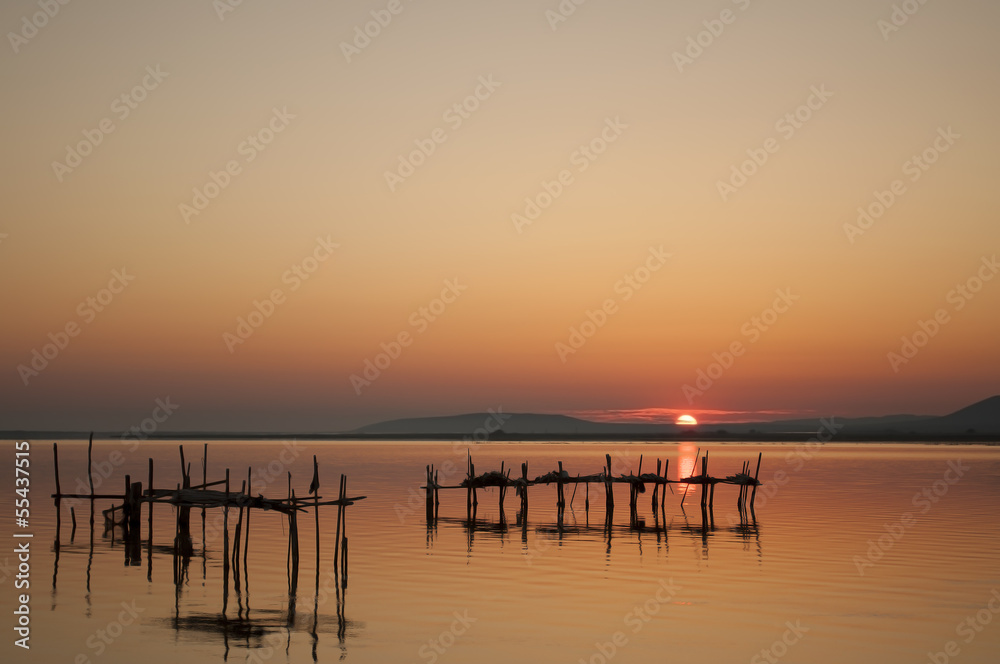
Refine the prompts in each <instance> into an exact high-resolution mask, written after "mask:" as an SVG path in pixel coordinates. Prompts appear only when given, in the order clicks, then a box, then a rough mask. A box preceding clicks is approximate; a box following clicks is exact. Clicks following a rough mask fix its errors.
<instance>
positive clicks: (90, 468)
mask: <svg viewBox="0 0 1000 664" xmlns="http://www.w3.org/2000/svg"><path fill="white" fill-rule="evenodd" d="M87 481H88V482H89V483H90V499H91V500H93V499H94V432H93V431H91V432H90V440H89V441H87Z"/></svg>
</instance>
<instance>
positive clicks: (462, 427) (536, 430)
mask: <svg viewBox="0 0 1000 664" xmlns="http://www.w3.org/2000/svg"><path fill="white" fill-rule="evenodd" d="M498 423H500V426H498ZM477 429H486V430H491V429H492V430H498V429H502V430H503V432H504V433H505V434H508V435H532V434H542V435H574V434H585V435H605V434H612V435H628V434H671V433H677V432H679V431H681V428H680V427H678V426H676V425H673V424H629V423H616V422H591V421H590V420H581V419H579V418H576V417H569V416H568V415H541V414H537V413H499V414H494V413H465V414H463V415H450V416H442V417H414V418H409V419H402V420H389V421H386V422H379V423H377V424H372V425H369V426H366V427H362V428H360V429H357V430H356V431H353V432H351V433H357V434H363V435H405V434H420V435H423V436H431V435H447V436H463V435H468V436H472V435H473V433H475V432H476V431H477ZM491 437H492V436H491Z"/></svg>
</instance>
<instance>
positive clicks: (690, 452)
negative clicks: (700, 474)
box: [677, 443, 701, 505]
mask: <svg viewBox="0 0 1000 664" xmlns="http://www.w3.org/2000/svg"><path fill="white" fill-rule="evenodd" d="M700 451H701V449H700V448H696V447H695V446H694V445H693V444H692V443H681V444H680V445H678V446H677V455H678V459H677V479H678V480H682V479H684V478H685V477H691V476H692V475H693V474H694V472H695V464H696V463H697V460H698V454H699V452H700ZM689 488H690V485H688V484H678V485H677V489H678V490H679V491H680V492H681V493H683V494H685V495H687V492H688V489H689ZM681 504H682V505H683V503H681Z"/></svg>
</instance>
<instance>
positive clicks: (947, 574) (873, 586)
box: [0, 440, 1000, 664]
mask: <svg viewBox="0 0 1000 664" xmlns="http://www.w3.org/2000/svg"><path fill="white" fill-rule="evenodd" d="M699 445H701V444H700V443H690V444H689V443H680V444H677V443H665V444H650V443H641V444H639V443H636V444H622V443H522V444H516V443H503V444H500V443H495V444H494V443H484V444H477V445H473V446H471V447H470V446H469V445H467V444H465V443H452V442H364V443H343V442H322V441H312V440H309V441H270V442H245V441H233V442H229V441H227V442H214V441H213V442H211V443H210V444H209V452H208V464H207V466H208V479H209V481H213V480H218V479H221V478H222V477H223V476H224V474H225V469H226V468H227V467H228V468H230V469H231V486H232V488H233V490H238V489H239V487H240V483H241V482H242V481H245V480H246V477H247V471H248V467H249V468H250V469H252V486H253V493H254V494H258V493H259V494H263V495H264V496H267V497H274V498H282V497H285V496H286V494H287V491H288V479H287V473H288V472H291V473H292V486H293V488H295V491H296V494H297V495H298V496H304V495H306V493H307V490H308V486H309V483H310V480H311V478H312V457H313V455H316V457H317V458H318V461H319V468H320V480H321V487H320V491H319V493H320V495H322V496H323V497H324V498H327V499H331V498H335V497H336V494H337V488H338V481H339V475H340V474H341V473H344V474H346V475H347V477H348V480H347V493H348V495H350V496H362V495H363V496H366V498H365V499H364V500H361V501H358V502H357V503H356V504H354V505H352V506H349V507H348V508H346V514H347V516H346V535H347V538H348V542H349V553H348V576H347V584H346V588H343V589H342V590H343V592H342V593H341V592H340V590H341V588H340V587H341V586H342V585H343V579H342V578H341V575H340V574H339V572H338V573H335V567H336V565H335V564H334V557H333V556H334V546H335V539H336V537H335V530H336V515H337V508H336V507H333V506H329V507H323V508H321V510H320V528H321V536H320V542H319V544H320V562H319V566H318V569H317V565H316V542H315V528H316V526H315V520H314V519H315V517H314V514H313V510H309V511H307V512H304V513H302V514H301V516H300V517H299V519H298V529H299V540H300V541H299V545H300V556H301V563H300V567H299V574H298V583H297V592H296V593H295V597H294V598H290V597H289V572H288V566H287V559H288V555H289V554H288V522H287V519H286V518H285V517H284V516H283V515H281V514H280V513H277V512H274V511H268V512H263V511H260V510H254V511H253V514H252V517H251V521H250V525H249V547H248V549H247V550H246V552H245V553H246V561H247V566H246V568H245V569H239V570H237V571H238V572H239V577H238V578H234V574H233V572H234V570H232V569H225V566H224V564H223V560H224V556H223V543H224V534H223V530H222V528H221V521H220V519H221V510H220V509H213V510H207V514H206V520H205V530H204V540H203V535H202V532H203V531H202V517H201V510H198V509H196V510H193V511H192V515H191V531H192V536H193V546H194V553H195V555H194V556H193V557H191V558H190V559H189V560H188V561H187V562H186V563H182V564H181V565H179V566H178V567H177V568H175V566H174V557H173V539H174V534H175V528H176V518H175V514H174V508H173V507H172V506H170V505H167V504H157V505H156V506H155V508H154V527H153V533H152V546H151V547H150V546H148V542H147V537H148V535H149V533H148V528H147V521H146V512H145V511H144V512H143V515H142V521H141V537H142V539H143V541H142V542H141V552H140V555H138V556H137V555H136V551H135V550H130V549H129V547H125V546H123V544H122V541H121V532H120V530H116V535H115V537H114V538H112V537H111V535H110V533H108V534H105V533H103V530H104V529H103V527H102V517H101V510H103V509H105V508H107V507H109V506H110V504H111V502H112V501H111V500H105V499H102V500H97V501H96V507H97V511H96V521H97V526H96V529H95V531H94V533H93V537H91V531H90V527H89V519H90V503H89V501H87V500H78V501H71V500H64V501H63V504H62V510H61V512H62V516H61V531H60V540H59V541H60V545H59V547H58V552H57V550H56V547H55V546H54V543H55V540H56V512H55V508H54V505H53V501H52V499H51V498H50V497H49V496H50V494H52V493H53V492H54V490H55V481H54V477H53V459H52V443H51V442H49V441H31V450H30V463H31V466H30V471H31V476H30V479H31V485H30V491H31V493H30V496H31V515H30V525H29V527H28V528H27V529H23V528H18V527H17V525H16V524H15V522H14V510H13V509H12V507H13V502H14V498H15V496H14V486H15V484H14V482H15V477H14V474H15V471H14V458H15V456H14V455H15V450H14V442H13V441H5V442H4V443H3V444H2V449H3V454H4V462H3V464H2V466H0V468H2V469H0V477H2V486H3V491H4V493H5V497H4V499H3V502H4V504H6V505H9V506H10V507H11V508H8V509H5V510H3V512H2V514H0V527H2V530H3V532H5V533H9V534H8V535H7V537H8V540H9V541H13V542H14V545H15V546H16V545H17V544H18V543H19V542H23V541H30V551H31V557H30V578H29V580H30V589H29V590H16V589H15V585H14V584H15V581H16V573H17V559H16V558H17V554H16V553H13V547H10V546H8V547H6V552H5V553H2V554H0V562H2V563H3V570H2V571H0V578H2V583H0V589H2V590H0V604H2V607H3V612H4V615H6V616H7V618H6V622H7V623H8V625H11V624H12V612H13V611H14V609H16V608H17V605H18V602H17V595H18V594H19V593H22V592H30V598H31V601H30V605H29V606H30V617H31V622H30V627H31V632H30V645H31V649H30V651H23V650H22V649H20V648H17V647H15V646H14V645H13V642H14V640H15V639H16V638H18V637H17V635H16V634H15V633H14V632H13V631H12V630H11V629H10V627H7V628H6V629H5V630H4V631H5V633H6V634H7V638H6V643H4V646H3V652H4V653H5V655H4V657H3V659H4V661H12V657H15V656H16V657H17V658H18V660H19V661H37V662H67V663H69V662H73V663H75V664H87V663H88V662H92V663H98V662H129V663H135V662H141V663H142V664H157V663H160V662H162V663H167V662H169V663H171V664H173V663H175V662H178V661H182V662H186V663H189V664H194V663H196V662H217V661H220V660H222V659H225V660H228V661H233V662H264V661H273V662H308V661H313V660H316V661H324V662H325V661H349V662H429V663H432V664H433V663H441V664H447V663H449V662H456V663H458V662H473V661H474V662H567V663H578V662H580V661H583V662H587V663H593V664H599V663H603V662H609V661H612V660H613V661H614V662H616V663H623V664H624V663H627V662H652V661H675V660H676V661H709V662H750V663H756V662H775V661H783V662H837V663H840V662H872V663H880V664H884V663H891V662H913V663H918V662H939V663H943V662H948V661H953V662H962V663H968V664H972V663H976V662H991V663H992V662H996V661H998V658H1000V619H998V616H997V613H998V612H1000V553H998V552H1000V516H998V508H1000V448H996V447H985V446H951V445H947V446H946V445H895V444H835V443H831V444H826V445H819V446H809V445H796V444H759V443H754V444H749V443H747V444H738V443H733V444H716V443H711V444H708V445H707V446H706V447H707V449H708V450H709V451H710V453H711V454H710V468H709V471H710V474H712V475H716V476H724V475H729V474H733V473H736V472H738V471H739V470H740V469H741V467H742V464H743V462H744V461H752V462H753V464H752V465H754V464H755V463H756V459H757V455H758V453H759V452H762V453H763V464H762V467H761V472H760V479H761V480H762V481H763V482H764V484H763V486H761V487H760V489H759V490H758V495H757V498H756V504H755V510H754V517H755V518H747V519H743V518H741V515H740V512H739V511H738V509H737V493H738V488H737V487H734V486H726V485H719V486H718V487H717V489H716V495H715V508H714V510H713V513H712V515H710V517H709V519H708V520H705V521H703V518H702V512H701V509H700V489H699V488H698V487H694V486H692V487H690V488H689V490H688V493H687V496H686V497H684V504H683V505H682V494H683V491H684V487H683V485H673V487H672V489H673V492H674V493H670V492H669V491H668V493H667V495H666V498H665V501H664V510H663V511H662V512H660V511H659V510H657V511H656V512H655V513H654V510H653V509H652V507H651V491H652V487H649V490H648V491H647V493H644V494H640V495H639V500H638V512H637V520H635V521H633V520H631V519H630V517H629V510H628V487H627V486H626V485H622V484H617V485H615V499H616V503H615V511H614V513H613V515H612V522H611V524H610V526H608V524H606V520H605V499H604V488H603V485H591V486H590V489H589V498H590V509H589V510H586V509H585V499H586V496H587V493H586V490H585V488H584V486H583V485H580V486H579V489H578V490H577V493H576V495H575V497H572V493H573V488H572V487H567V489H566V500H567V503H569V501H570V500H571V498H572V504H568V505H567V507H566V509H565V513H564V515H563V518H562V520H561V522H560V521H559V519H558V518H557V517H558V515H557V509H556V488H555V485H551V486H534V487H531V489H530V493H529V507H528V513H527V519H526V520H524V519H520V518H518V508H519V505H520V499H519V498H518V497H517V496H516V495H515V492H514V491H513V490H510V491H508V494H507V497H506V502H505V510H504V513H503V514H501V511H500V508H499V505H498V493H497V490H496V489H491V490H487V491H480V492H479V505H478V509H477V513H476V519H475V521H474V522H472V523H470V522H469V521H468V519H467V513H466V492H465V490H464V489H456V490H443V491H441V492H440V501H441V502H440V507H439V514H438V517H439V518H438V519H437V520H436V522H434V523H432V524H430V525H428V524H427V522H426V519H425V513H424V502H423V498H424V493H423V491H422V490H421V489H420V487H421V486H422V485H423V483H424V477H425V470H424V468H425V465H427V464H435V466H436V467H437V468H438V469H440V471H441V476H440V480H441V483H442V484H444V485H454V484H458V483H459V482H460V481H461V479H462V478H463V476H464V473H465V467H466V455H467V451H468V450H469V449H471V451H472V455H473V461H474V462H475V464H476V472H477V473H483V472H485V471H488V470H494V469H499V467H500V463H501V461H503V462H505V463H506V466H507V467H513V468H514V471H513V473H512V476H514V477H516V476H519V475H520V464H521V463H523V462H527V464H528V476H529V477H530V478H534V477H536V476H538V475H542V474H544V473H547V472H549V471H551V470H554V469H555V468H556V466H557V462H559V461H562V462H563V465H564V468H565V469H566V470H567V471H568V472H569V473H570V474H571V475H576V474H577V473H579V474H583V475H587V474H591V473H598V472H600V471H601V469H602V467H603V466H604V463H605V454H611V455H612V462H613V467H614V468H615V470H616V471H617V472H629V471H635V470H637V468H638V463H639V457H640V455H642V456H643V472H650V471H652V470H655V464H656V459H663V460H667V461H669V471H668V472H669V477H670V478H671V479H678V478H679V475H678V473H679V472H684V473H685V474H687V473H689V472H691V469H693V468H694V467H695V458H696V453H697V450H698V446H699ZM184 451H185V455H186V458H187V460H188V461H189V462H191V464H192V468H193V470H192V475H193V477H194V479H195V481H196V482H200V481H201V455H202V443H200V442H197V441H193V442H192V441H186V442H184ZM702 451H704V450H702ZM148 458H153V459H154V461H155V480H154V482H155V486H156V487H157V488H172V487H174V486H175V485H176V484H177V483H179V482H180V481H181V472H180V468H181V466H180V460H179V455H178V444H177V443H169V442H143V443H142V444H141V445H138V446H135V444H134V441H133V442H129V443H122V442H121V441H98V442H95V444H94V452H93V459H94V469H95V490H96V492H97V493H112V494H120V493H122V491H123V486H124V477H125V475H126V474H131V476H132V478H133V480H134V481H142V482H144V483H146V478H147V466H148V461H147V459H148ZM86 459H87V444H86V442H82V443H81V442H74V441H70V442H60V443H59V464H60V483H61V487H62V490H63V492H75V491H80V492H86V491H88V490H89V489H87V488H86V487H87V479H86V478H87V474H86V465H87V464H86ZM752 472H753V469H752V468H751V473H752ZM70 506H74V508H75V513H76V520H77V528H76V532H75V535H73V534H72V532H71V531H72V524H71V518H70V509H69V508H70ZM237 518H238V516H237V514H236V510H231V511H230V515H229V529H230V540H233V537H234V533H233V530H234V527H235V524H236V521H237ZM15 532H17V533H29V532H30V533H32V534H33V537H32V538H31V539H30V540H26V538H21V539H15V538H12V537H10V534H13V533H15ZM245 532H246V531H244V533H245ZM57 554H58V555H57ZM240 556H241V557H242V556H243V552H241V553H240ZM227 577H228V583H225V584H224V580H226V578H227ZM175 578H176V579H178V580H179V582H178V583H175ZM317 588H318V589H319V592H318V593H317ZM224 603H225V613H224V614H223V606H224Z"/></svg>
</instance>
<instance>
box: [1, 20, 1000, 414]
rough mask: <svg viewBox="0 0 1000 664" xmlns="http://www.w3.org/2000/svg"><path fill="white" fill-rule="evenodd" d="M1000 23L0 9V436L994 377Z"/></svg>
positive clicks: (953, 397)
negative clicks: (147, 422) (0, 110)
mask: <svg viewBox="0 0 1000 664" xmlns="http://www.w3.org/2000/svg"><path fill="white" fill-rule="evenodd" d="M46 7H47V8H48V10H47V11H48V14H46V13H45V11H46ZM998 23H1000V5H998V4H997V3H995V2H990V1H988V0H959V1H955V2H948V3H943V2H942V3H934V2H930V3H925V4H919V3H917V2H915V1H914V0H910V1H909V2H903V3H895V4H894V3H892V2H889V1H873V0H866V1H864V2H862V1H861V0H845V1H843V2H838V3H831V2H819V1H803V0H799V1H794V2H793V1H784V2H782V1H771V2H761V1H759V0H735V1H732V0H711V1H708V2H706V1H695V0H687V1H679V2H670V3H661V2H652V1H649V0H645V1H643V0H622V1H616V2H610V1H607V0H590V1H589V2H584V3H582V4H580V5H576V4H575V3H573V2H569V1H564V2H562V3H560V2H557V0H549V1H542V2H529V1H527V0H511V1H509V2H503V3H499V2H468V1H466V2H459V1H457V0H438V1H436V2H429V1H423V0H412V1H407V0H401V1H399V2H395V1H389V0H367V1H364V2H360V1H343V2H306V1H296V0H291V1H288V2H282V3H266V2H261V1H259V0H243V2H240V3H236V2H234V1H232V0H216V1H215V2H209V1H208V0H204V1H202V2H175V3H162V2H151V1H148V0H146V1H142V0H140V1H134V0H133V1H131V2H124V1H117V2H114V1H108V2H100V3H68V4H65V5H60V4H58V3H54V2H53V3H51V5H50V3H46V2H44V1H43V0H35V1H33V2H29V1H28V0H12V1H10V2H5V3H3V5H2V7H0V27H2V28H3V31H4V33H5V34H6V42H7V43H6V44H5V45H4V46H3V47H0V51H2V55H0V76H2V85H3V90H4V95H3V97H4V101H3V106H4V122H3V124H2V125H0V140H2V143H3V146H4V150H3V151H4V159H3V161H2V165H0V169H2V171H0V195H2V200H3V201H4V206H3V208H4V209H3V214H2V215H0V279H2V284H3V287H2V289H0V307H2V310H3V313H4V315H3V321H4V325H3V328H4V329H3V333H2V337H0V339H2V342H0V370H2V371H0V404H2V405H0V429H8V430H9V429H44V430H52V429H77V430H90V429H97V430H118V429H125V428H127V427H129V426H132V425H136V424H138V423H140V422H142V421H143V420H144V419H148V418H150V417H152V416H153V415H155V416H156V419H159V420H162V421H161V422H158V423H157V424H156V427H157V429H158V430H159V431H161V432H167V431H182V430H235V431H339V430H347V429H351V428H354V427H358V426H362V425H365V424H368V423H371V422H376V421H380V420H385V419H392V418H397V417H413V416H420V415H446V414H454V413H463V412H479V411H487V410H488V409H491V408H492V409H497V408H502V409H503V410H504V411H505V412H551V413H566V414H578V415H586V416H589V417H592V418H594V419H605V420H607V419H610V420H615V419H618V420H642V421H672V419H673V417H675V416H676V414H679V413H682V412H683V413H692V414H695V415H697V416H699V417H701V418H702V419H703V420H707V421H725V420H727V419H739V420H748V419H755V418H758V417H759V418H761V419H775V418H779V417H799V416H810V415H815V416H826V415H831V414H838V415H844V416H862V415H878V414H887V413H929V414H935V413H937V414H943V413H947V412H950V411H952V410H956V409H958V408H960V407H962V406H965V405H967V404H969V403H972V402H974V401H978V400H980V399H983V398H986V397H988V396H991V395H993V394H998V393H1000V379H998V376H1000V372H998V369H1000V345H998V344H997V343H996V339H997V338H998V333H1000V279H997V278H996V273H997V270H998V269H1000V268H998V266H997V264H996V262H995V260H996V259H995V257H996V255H997V250H998V247H1000V227H998V224H997V212H998V207H1000V205H998V203H997V198H996V193H995V186H996V177H997V173H998V168H997V161H996V155H997V154H998V149H1000V130H998V127H997V123H996V117H997V115H998V113H997V111H998V106H1000V103H998V102H1000V86H998V82H1000V76H998V69H1000V40H997V39H996V30H995V26H996V25H997V24H998Z"/></svg>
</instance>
